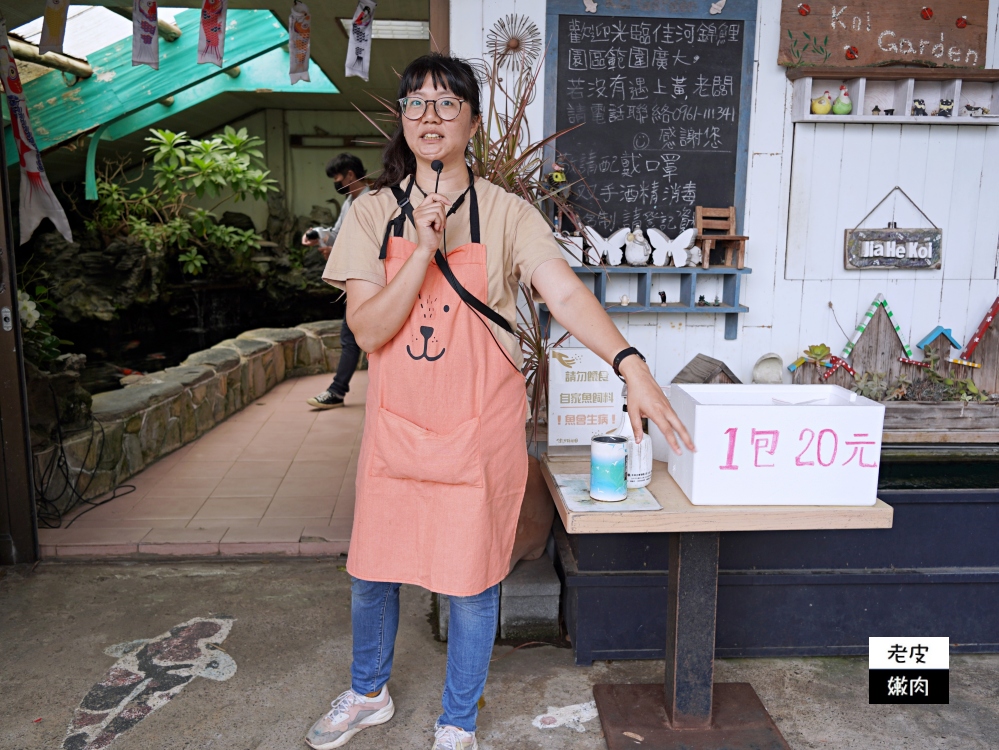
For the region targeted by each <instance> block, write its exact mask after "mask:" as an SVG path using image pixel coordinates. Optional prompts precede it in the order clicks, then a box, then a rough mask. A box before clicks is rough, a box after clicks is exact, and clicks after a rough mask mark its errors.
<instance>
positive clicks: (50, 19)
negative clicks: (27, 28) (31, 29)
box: [38, 0, 69, 55]
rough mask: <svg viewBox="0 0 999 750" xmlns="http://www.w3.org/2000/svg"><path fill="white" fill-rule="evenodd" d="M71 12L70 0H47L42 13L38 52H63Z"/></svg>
mask: <svg viewBox="0 0 999 750" xmlns="http://www.w3.org/2000/svg"><path fill="white" fill-rule="evenodd" d="M68 13H69V0H47V2H46V3H45V13H44V14H43V15H42V36H41V38H40V39H39V40H38V52H39V53H41V54H43V55H44V54H45V53H46V52H62V42H63V39H64V38H65V37H66V17H67V14H68Z"/></svg>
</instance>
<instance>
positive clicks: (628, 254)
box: [624, 227, 652, 266]
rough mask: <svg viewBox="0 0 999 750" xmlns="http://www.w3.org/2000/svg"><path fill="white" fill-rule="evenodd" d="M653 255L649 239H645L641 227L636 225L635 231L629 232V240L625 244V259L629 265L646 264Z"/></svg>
mask: <svg viewBox="0 0 999 750" xmlns="http://www.w3.org/2000/svg"><path fill="white" fill-rule="evenodd" d="M651 255H652V248H651V247H650V246H649V241H648V240H647V239H645V235H644V234H643V233H642V228H641V227H635V231H633V232H628V234H627V242H625V245H624V259H625V260H626V261H628V265H629V266H645V265H648V263H649V256H651Z"/></svg>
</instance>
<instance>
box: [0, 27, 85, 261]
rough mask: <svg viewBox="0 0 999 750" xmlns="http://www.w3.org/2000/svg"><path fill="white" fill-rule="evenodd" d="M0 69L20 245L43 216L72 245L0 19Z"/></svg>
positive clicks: (5, 30)
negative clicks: (16, 180) (14, 162)
mask: <svg viewBox="0 0 999 750" xmlns="http://www.w3.org/2000/svg"><path fill="white" fill-rule="evenodd" d="M0 65H2V66H3V83H4V90H5V91H6V94H7V109H8V110H10V127H11V135H13V136H14V146H15V148H17V158H18V162H19V164H20V166H21V204H20V207H21V222H20V223H21V244H22V245H23V244H24V243H25V242H27V241H28V240H30V239H31V234H32V232H34V231H35V229H36V228H37V227H38V225H39V224H40V223H41V221H42V219H44V218H45V217H46V216H47V217H48V218H49V219H50V220H51V221H52V223H53V224H55V228H56V229H57V230H58V231H59V234H61V235H62V236H63V237H65V238H66V240H67V242H72V241H73V234H72V232H70V229H69V221H67V220H66V212H65V211H63V210H62V206H61V205H59V200H58V199H57V198H56V197H55V194H54V193H53V192H52V186H51V185H49V178H48V177H47V176H46V175H45V167H44V166H42V156H41V154H40V153H38V147H37V146H36V145H35V136H34V133H33V132H32V130H31V121H30V120H29V119H28V103H27V101H26V100H25V98H24V89H23V88H22V87H21V76H20V74H19V73H18V72H17V61H16V60H15V59H14V54H13V53H12V52H11V51H10V42H8V41H7V23H6V21H4V20H3V17H2V16H0Z"/></svg>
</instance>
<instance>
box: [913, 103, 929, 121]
mask: <svg viewBox="0 0 999 750" xmlns="http://www.w3.org/2000/svg"><path fill="white" fill-rule="evenodd" d="M912 114H913V115H914V116H916V117H925V116H926V101H925V100H923V99H913V100H912Z"/></svg>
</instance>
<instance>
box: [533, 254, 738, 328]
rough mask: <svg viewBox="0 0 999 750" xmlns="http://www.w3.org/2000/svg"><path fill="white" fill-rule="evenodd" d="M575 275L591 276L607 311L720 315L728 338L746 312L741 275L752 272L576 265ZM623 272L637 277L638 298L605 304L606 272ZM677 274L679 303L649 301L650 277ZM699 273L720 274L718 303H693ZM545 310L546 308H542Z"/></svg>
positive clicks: (595, 293) (723, 268)
mask: <svg viewBox="0 0 999 750" xmlns="http://www.w3.org/2000/svg"><path fill="white" fill-rule="evenodd" d="M572 270H573V271H575V272H576V275H577V276H581V277H584V278H587V277H590V276H592V277H593V293H594V295H596V298H597V299H598V300H600V304H602V305H603V306H604V309H605V310H607V312H609V313H678V314H679V313H689V314H695V315H724V316H725V338H726V339H728V340H730V341H732V340H735V339H736V338H738V335H739V313H744V312H749V308H748V307H746V306H745V305H740V304H739V292H740V288H741V286H742V277H743V276H744V275H746V274H749V273H752V272H753V271H752V269H751V268H729V267H726V266H715V267H712V268H675V267H663V268H660V267H659V266H577V267H574V268H573V269H572ZM612 274H614V275H617V274H625V275H628V276H637V277H638V299H637V300H635V302H634V304H629V305H628V306H627V307H624V306H622V305H620V304H618V303H614V302H611V303H610V304H608V303H607V279H608V276H609V275H612ZM653 276H679V277H680V301H679V302H666V303H661V302H653V301H652V277H653ZM699 276H721V277H722V295H721V305H719V306H718V307H715V306H713V305H706V306H703V307H699V306H698V305H697V304H696V302H697V278H698V277H699ZM545 312H546V313H547V309H546V310H545Z"/></svg>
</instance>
